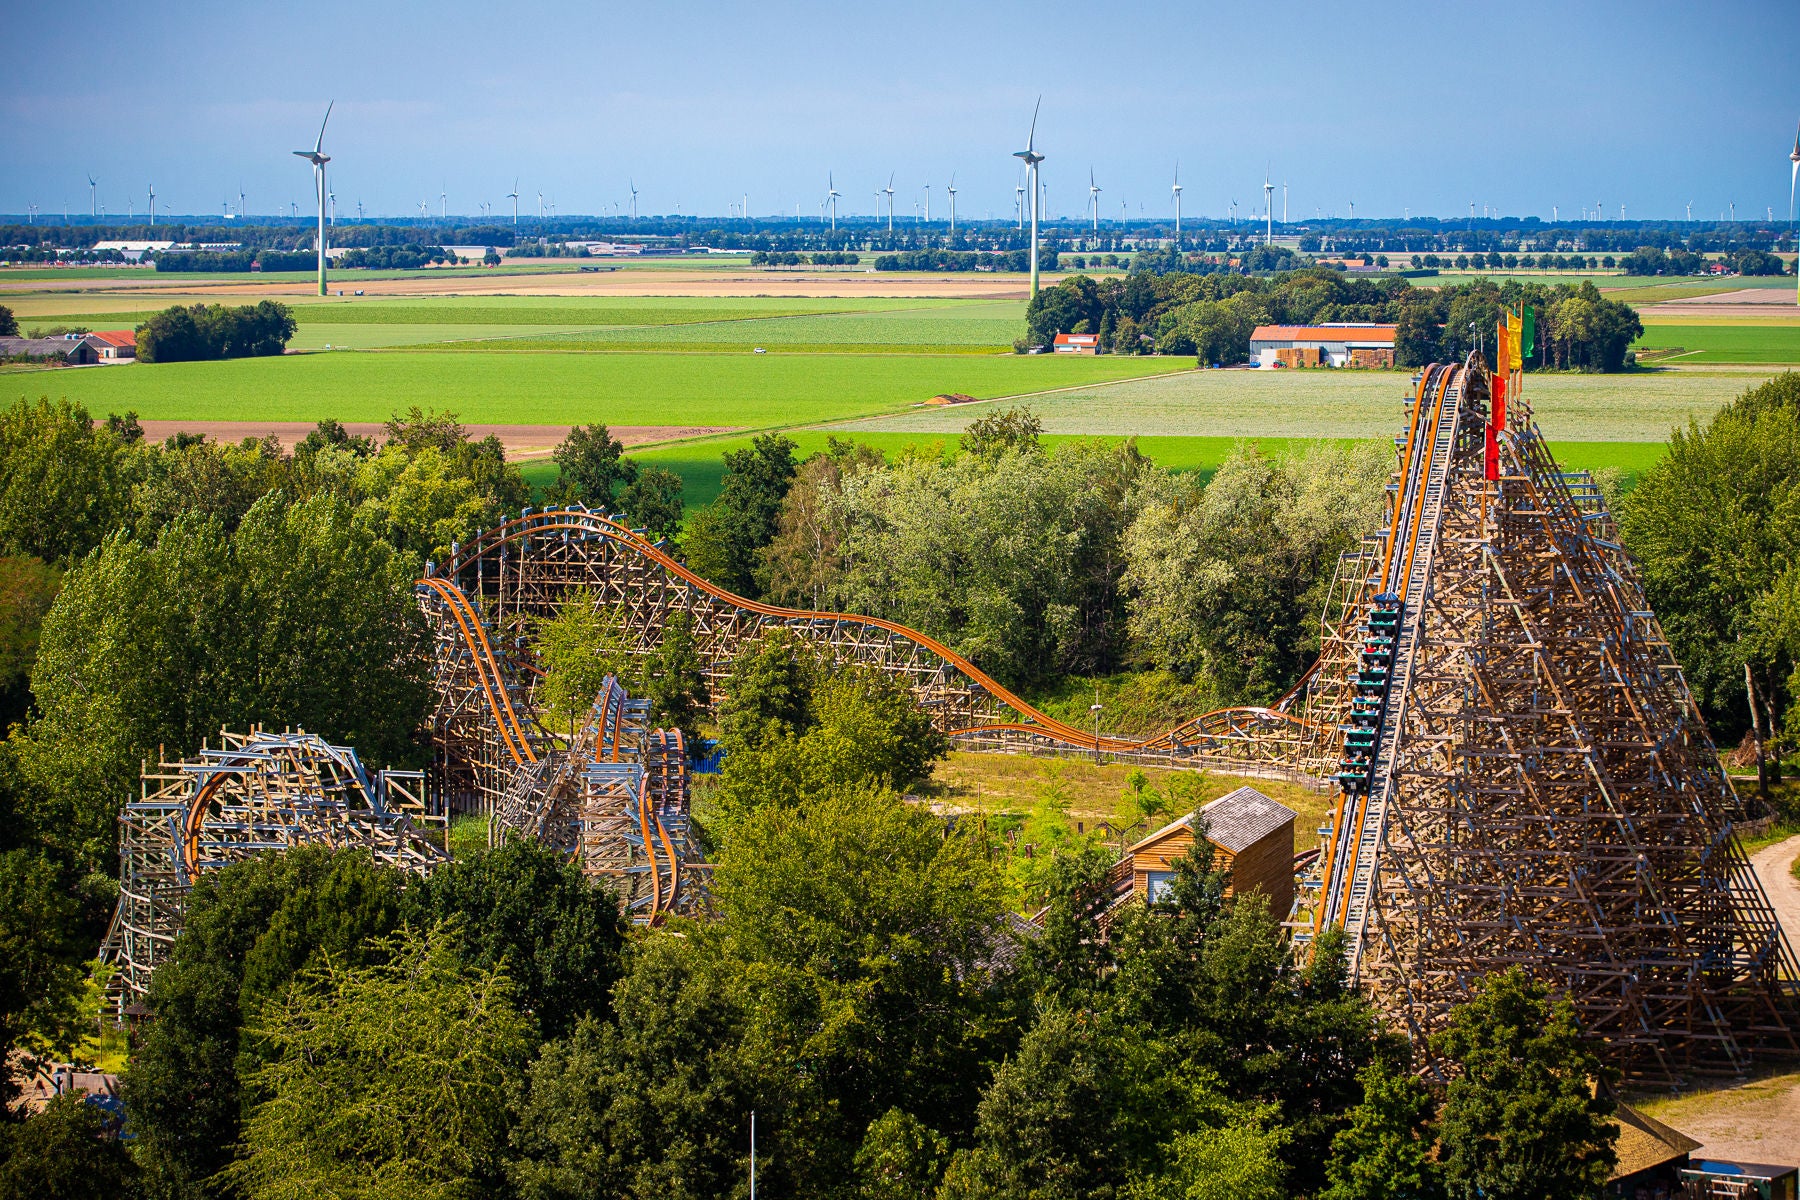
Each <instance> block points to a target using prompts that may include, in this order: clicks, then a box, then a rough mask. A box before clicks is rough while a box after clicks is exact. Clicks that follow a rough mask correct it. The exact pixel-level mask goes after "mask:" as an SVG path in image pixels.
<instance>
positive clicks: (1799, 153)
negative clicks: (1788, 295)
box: [1688, 129, 1800, 286]
mask: <svg viewBox="0 0 1800 1200" xmlns="http://www.w3.org/2000/svg"><path fill="white" fill-rule="evenodd" d="M1788 161H1789V162H1791V163H1793V164H1794V169H1793V171H1792V172H1791V173H1790V174H1789V176H1788V223H1789V224H1790V225H1791V224H1793V221H1794V185H1795V184H1797V183H1800V129H1796V130H1795V131H1794V152H1793V153H1792V154H1789V155H1788ZM1688 208H1689V209H1690V210H1691V209H1692V208H1693V205H1691V204H1690V205H1688ZM1796 286H1800V285H1796Z"/></svg>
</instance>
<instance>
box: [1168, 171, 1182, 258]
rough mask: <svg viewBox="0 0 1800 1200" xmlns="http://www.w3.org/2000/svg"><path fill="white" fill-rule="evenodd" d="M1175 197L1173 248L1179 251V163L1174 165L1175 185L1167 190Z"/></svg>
mask: <svg viewBox="0 0 1800 1200" xmlns="http://www.w3.org/2000/svg"><path fill="white" fill-rule="evenodd" d="M1169 193H1170V194H1171V195H1173V196H1174V197H1175V248H1176V249H1177V250H1179V249H1181V162H1180V160H1176V163H1175V184H1174V186H1173V187H1171V188H1170V189H1169Z"/></svg>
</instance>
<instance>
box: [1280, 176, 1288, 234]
mask: <svg viewBox="0 0 1800 1200" xmlns="http://www.w3.org/2000/svg"><path fill="white" fill-rule="evenodd" d="M1281 223H1282V224H1283V225H1286V224H1287V180H1285V179H1284V180H1282V181H1281Z"/></svg>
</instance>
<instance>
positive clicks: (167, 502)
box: [125, 435, 310, 544]
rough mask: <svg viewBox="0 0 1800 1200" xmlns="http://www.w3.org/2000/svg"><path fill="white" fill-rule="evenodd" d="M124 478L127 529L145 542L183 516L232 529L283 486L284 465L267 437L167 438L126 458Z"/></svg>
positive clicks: (275, 443) (274, 442)
mask: <svg viewBox="0 0 1800 1200" xmlns="http://www.w3.org/2000/svg"><path fill="white" fill-rule="evenodd" d="M309 436H310V435H309ZM125 474H126V478H127V479H128V480H129V482H130V486H131V504H130V511H129V512H128V514H127V517H126V520H127V528H128V529H130V530H131V532H132V533H133V534H135V535H136V537H137V539H138V540H139V541H141V542H144V543H146V544H148V543H151V542H154V541H155V540H156V538H157V536H158V534H159V533H160V532H161V531H162V528H163V527H164V526H165V525H167V524H169V523H170V522H171V521H173V520H174V519H175V518H176V517H178V516H181V515H183V514H193V515H195V516H203V517H211V518H213V519H214V520H216V521H218V523H219V524H220V525H221V526H223V527H224V528H225V529H226V530H227V531H230V530H234V529H236V528H237V527H238V523H239V522H241V521H242V520H243V519H244V515H245V514H246V513H248V512H249V511H250V508H251V506H252V505H254V504H255V503H256V502H257V501H258V500H259V499H261V498H262V497H263V496H264V495H265V494H266V493H268V492H269V491H271V490H273V489H276V488H282V487H286V486H288V485H289V478H288V474H289V472H288V462H287V460H286V459H285V458H284V456H283V454H282V449H281V442H280V441H279V440H278V439H276V438H275V437H274V436H273V435H270V436H269V437H267V438H264V439H263V440H261V441H257V440H254V439H251V438H246V439H244V441H243V442H242V443H240V444H239V445H236V446H222V445H220V444H218V443H217V442H208V441H194V442H188V443H184V442H180V441H178V440H177V439H175V438H170V439H169V440H168V442H166V443H164V445H163V447H162V449H161V450H160V451H148V450H142V449H140V451H139V452H138V453H135V454H132V455H131V456H130V458H129V459H128V460H127V463H126V471H125Z"/></svg>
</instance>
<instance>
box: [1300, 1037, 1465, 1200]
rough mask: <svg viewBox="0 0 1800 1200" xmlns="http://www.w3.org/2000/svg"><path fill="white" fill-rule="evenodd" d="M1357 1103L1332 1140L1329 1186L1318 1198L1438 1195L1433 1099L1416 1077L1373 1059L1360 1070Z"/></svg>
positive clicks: (1437, 1198)
mask: <svg viewBox="0 0 1800 1200" xmlns="http://www.w3.org/2000/svg"><path fill="white" fill-rule="evenodd" d="M1361 1080H1362V1087H1363V1098H1362V1103H1361V1104H1358V1105H1357V1106H1356V1108H1355V1109H1354V1110H1352V1112H1351V1114H1350V1122H1349V1124H1348V1125H1347V1126H1345V1128H1344V1129H1342V1130H1341V1131H1340V1132H1339V1133H1338V1135H1337V1136H1336V1137H1335V1138H1333V1139H1332V1141H1331V1162H1330V1164H1329V1166H1328V1169H1327V1172H1328V1175H1329V1177H1330V1180H1331V1186H1330V1187H1329V1188H1327V1189H1326V1190H1325V1191H1324V1192H1323V1193H1322V1194H1321V1197H1320V1200H1443V1198H1444V1197H1445V1196H1446V1195H1447V1193H1446V1192H1445V1190H1444V1182H1443V1178H1442V1175H1441V1172H1440V1171H1439V1168H1438V1164H1437V1161H1436V1160H1435V1159H1434V1158H1433V1157H1432V1142H1433V1140H1434V1137H1435V1134H1434V1131H1433V1129H1432V1116H1433V1114H1434V1111H1435V1109H1436V1106H1437V1102H1436V1100H1435V1099H1434V1098H1433V1097H1432V1095H1431V1093H1430V1092H1429V1091H1428V1090H1426V1087H1425V1085H1424V1084H1423V1083H1421V1082H1420V1081H1419V1078H1418V1076H1416V1075H1410V1074H1405V1073H1403V1072H1401V1071H1398V1070H1396V1069H1395V1067H1394V1065H1393V1064H1391V1063H1389V1062H1387V1061H1386V1060H1385V1059H1378V1060H1376V1061H1375V1062H1374V1063H1371V1064H1370V1065H1369V1066H1368V1067H1365V1068H1364V1069H1363V1073H1362V1076H1361Z"/></svg>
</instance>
